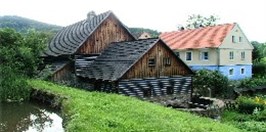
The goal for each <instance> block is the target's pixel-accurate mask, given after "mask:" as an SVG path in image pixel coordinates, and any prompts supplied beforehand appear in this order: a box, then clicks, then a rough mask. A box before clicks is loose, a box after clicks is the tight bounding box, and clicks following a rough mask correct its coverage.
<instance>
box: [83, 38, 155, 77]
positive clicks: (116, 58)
mask: <svg viewBox="0 0 266 132" xmlns="http://www.w3.org/2000/svg"><path fill="white" fill-rule="evenodd" d="M159 40H160V39H158V38H152V39H145V40H137V41H125V42H115V43H112V44H111V45H110V46H109V47H108V48H107V49H106V50H104V51H103V52H102V54H101V55H100V56H99V57H98V58H97V59H96V60H95V61H94V62H93V63H92V64H91V65H90V66H89V67H86V68H84V69H82V70H81V71H80V72H79V73H78V75H80V76H82V77H87V78H93V79H96V80H98V79H102V80H110V81H114V80H117V79H119V78H120V77H122V75H123V74H124V73H125V72H126V71H127V70H128V69H130V68H131V66H133V65H134V64H135V63H136V62H137V61H138V60H139V59H140V57H142V56H143V55H144V54H145V53H146V52H148V51H149V49H150V48H152V47H153V46H154V45H155V44H156V43H157V42H158V41H159Z"/></svg>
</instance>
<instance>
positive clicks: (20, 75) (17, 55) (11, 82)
mask: <svg viewBox="0 0 266 132" xmlns="http://www.w3.org/2000/svg"><path fill="white" fill-rule="evenodd" d="M45 37H46V36H45V35H44V34H41V33H38V32H35V31H29V32H28V33H27V34H26V35H25V36H23V35H21V34H20V33H18V32H16V31H15V30H13V29H0V70H1V71H0V72H1V78H0V79H1V81H0V86H1V87H0V91H1V97H0V100H7V99H12V100H17V99H20V98H22V97H25V98H27V97H26V96H27V95H28V93H27V92H28V90H27V88H28V86H27V83H26V82H25V81H26V80H25V79H24V78H25V77H33V76H34V75H35V74H36V72H37V67H38V65H39V63H40V62H41V59H40V58H39V54H40V52H41V50H42V49H43V47H44V43H46V40H45Z"/></svg>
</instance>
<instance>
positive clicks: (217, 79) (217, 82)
mask: <svg viewBox="0 0 266 132" xmlns="http://www.w3.org/2000/svg"><path fill="white" fill-rule="evenodd" d="M228 85H229V80H228V78H227V77H225V76H224V75H222V74H221V73H220V72H218V71H209V70H199V71H197V72H196V75H195V76H194V80H193V89H194V92H195V93H198V94H201V95H203V96H212V97H222V96H226V93H227V90H228Z"/></svg>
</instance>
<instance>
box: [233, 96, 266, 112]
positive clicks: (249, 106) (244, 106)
mask: <svg viewBox="0 0 266 132" xmlns="http://www.w3.org/2000/svg"><path fill="white" fill-rule="evenodd" d="M236 101H237V103H238V111H239V112H240V113H245V114H252V113H253V112H254V111H255V110H256V109H257V110H258V111H263V110H264V105H263V104H261V103H259V102H256V101H255V100H254V99H252V98H248V97H244V96H240V97H238V98H237V100H236Z"/></svg>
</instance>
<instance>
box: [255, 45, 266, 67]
mask: <svg viewBox="0 0 266 132" xmlns="http://www.w3.org/2000/svg"><path fill="white" fill-rule="evenodd" d="M251 44H252V45H253V47H254V49H253V51H252V61H253V63H259V62H260V61H261V59H263V58H264V57H266V44H263V43H259V42H257V41H252V42H251Z"/></svg>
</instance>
